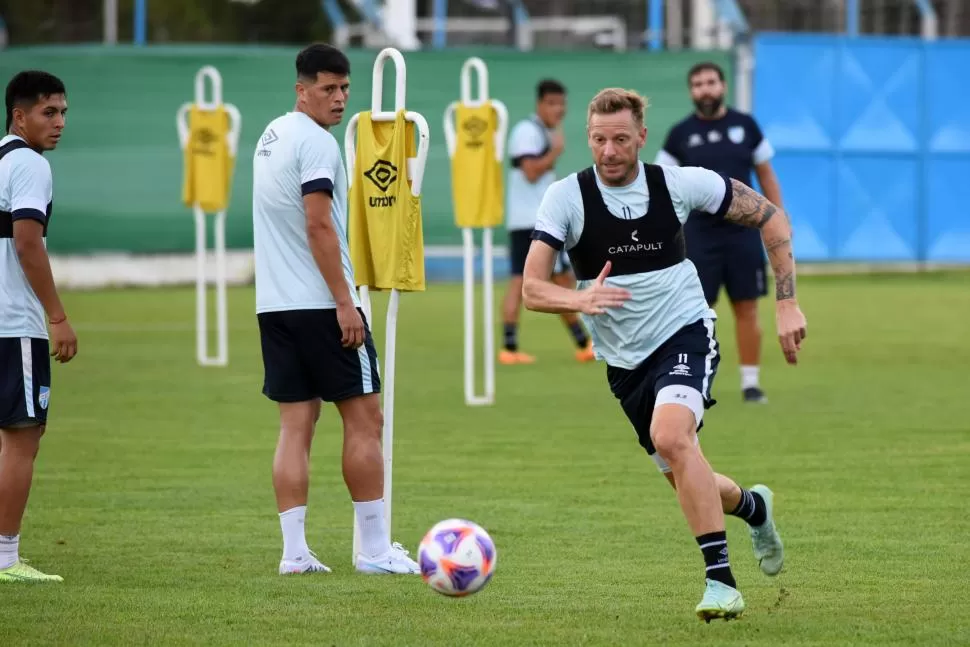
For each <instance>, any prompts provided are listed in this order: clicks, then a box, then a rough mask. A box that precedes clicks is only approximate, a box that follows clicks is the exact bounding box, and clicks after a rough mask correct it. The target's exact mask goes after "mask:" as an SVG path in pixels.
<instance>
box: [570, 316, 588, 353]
mask: <svg viewBox="0 0 970 647" xmlns="http://www.w3.org/2000/svg"><path fill="white" fill-rule="evenodd" d="M569 332H571V333H572V334H573V339H575V340H576V345H577V346H579V347H580V348H586V344H588V343H589V337H587V336H586V330H584V329H583V324H581V323H579V322H578V321H576V322H573V323H571V324H569Z"/></svg>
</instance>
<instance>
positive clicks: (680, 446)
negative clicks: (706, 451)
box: [651, 425, 693, 463]
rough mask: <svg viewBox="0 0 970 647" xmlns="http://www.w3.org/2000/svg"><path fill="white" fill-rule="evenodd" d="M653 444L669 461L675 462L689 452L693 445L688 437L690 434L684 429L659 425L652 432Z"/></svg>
mask: <svg viewBox="0 0 970 647" xmlns="http://www.w3.org/2000/svg"><path fill="white" fill-rule="evenodd" d="M651 436H652V437H653V446H654V447H656V448H657V453H659V454H660V455H661V456H662V457H663V458H664V459H665V460H666V461H667V462H668V463H672V462H673V463H675V462H677V460H678V459H679V458H680V457H681V456H683V455H684V454H686V453H687V452H689V451H690V450H691V448H692V447H693V445H692V444H691V442H690V440H689V439H688V437H687V436H688V434H687V433H686V432H685V431H684V430H683V429H678V428H675V427H667V426H663V425H660V426H657V427H655V428H654V429H653V431H652V432H651Z"/></svg>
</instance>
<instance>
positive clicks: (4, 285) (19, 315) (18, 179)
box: [0, 135, 53, 339]
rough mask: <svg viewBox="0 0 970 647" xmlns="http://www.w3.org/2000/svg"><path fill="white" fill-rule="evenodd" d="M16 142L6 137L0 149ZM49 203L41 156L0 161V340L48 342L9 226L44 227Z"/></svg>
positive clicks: (14, 154) (25, 151)
mask: <svg viewBox="0 0 970 647" xmlns="http://www.w3.org/2000/svg"><path fill="white" fill-rule="evenodd" d="M18 139H20V138H19V137H16V136H14V135H7V136H6V137H4V138H3V139H0V146H4V145H6V144H8V143H10V142H12V141H15V140H18ZM21 141H22V140H21ZM52 201H53V178H52V176H51V167H50V164H49V163H48V162H47V160H46V159H44V156H43V155H41V154H40V153H38V152H36V151H34V150H33V149H31V148H19V149H17V150H14V151H11V152H9V153H7V154H6V155H5V156H4V158H3V159H2V160H0V232H2V233H0V337H34V338H37V339H47V324H46V321H45V318H44V307H43V306H42V305H41V303H40V300H39V299H38V298H37V295H36V294H35V293H34V290H33V288H31V287H30V283H28V282H27V277H26V276H25V275H24V271H23V268H21V266H20V258H19V257H18V256H17V249H16V247H15V245H14V239H13V234H12V224H13V221H15V220H19V219H21V218H31V219H33V220H37V221H38V222H41V223H43V224H44V225H45V228H46V225H47V220H48V218H49V217H50V210H51V203H52ZM7 224H10V225H11V228H10V231H9V232H8V231H7ZM45 245H46V238H45Z"/></svg>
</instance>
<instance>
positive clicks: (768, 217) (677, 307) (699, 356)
mask: <svg viewBox="0 0 970 647" xmlns="http://www.w3.org/2000/svg"><path fill="white" fill-rule="evenodd" d="M644 109H645V102H644V100H643V99H642V98H641V97H640V96H638V95H637V94H636V93H634V92H630V91H627V90H622V89H617V88H609V89H605V90H602V91H601V92H600V93H599V94H597V95H596V96H595V97H594V98H593V100H592V102H590V104H589V109H588V117H587V134H588V138H589V146H590V149H591V150H592V152H593V161H594V166H592V167H590V168H587V169H586V170H584V171H581V172H579V173H573V174H572V175H569V176H568V177H566V178H564V179H562V180H559V181H558V182H556V183H555V184H553V185H552V186H550V187H549V190H548V191H547V192H546V195H545V198H543V201H542V206H541V207H540V209H539V217H538V222H537V223H536V230H535V234H534V238H535V240H534V241H533V242H532V246H531V249H530V250H529V255H528V258H527V259H526V263H525V276H524V283H523V296H524V300H525V305H526V307H527V308H529V309H530V310H536V311H540V312H551V313H558V312H574V311H579V312H582V313H583V319H584V320H585V322H586V324H587V326H588V327H589V330H590V334H591V336H592V338H593V348H594V351H595V353H596V356H597V359H601V360H605V361H606V364H607V379H608V381H609V385H610V389H611V391H612V392H613V395H614V396H615V397H616V398H617V399H618V400H619V401H620V405H621V406H622V408H623V411H624V412H625V413H626V415H627V417H628V418H629V419H630V422H631V423H632V424H633V427H634V429H635V430H636V432H637V435H638V436H639V440H640V444H641V445H642V446H643V447H644V449H646V451H647V453H648V454H649V455H650V456H651V457H652V458H653V460H654V461H655V462H656V464H657V466H658V467H659V468H660V470H661V471H662V472H663V473H664V474H665V475H666V477H667V479H668V480H669V481H670V483H671V485H673V486H674V489H675V490H676V492H677V497H678V499H679V501H680V505H681V509H682V510H683V513H684V516H685V517H686V519H687V523H688V525H689V526H690V529H691V531H692V532H693V534H694V536H695V537H696V539H697V543H698V545H699V546H700V550H701V552H702V553H703V556H704V564H705V577H706V582H707V588H706V590H705V592H704V595H703V598H702V600H701V602H700V603H699V604H698V605H697V608H696V612H697V614H698V615H699V616H700V617H701V618H703V619H707V620H710V619H711V618H718V617H723V618H733V617H736V616H738V615H740V614H741V612H742V611H743V610H744V600H743V599H742V597H741V593H740V592H739V591H738V587H737V584H736V582H735V579H734V576H733V574H732V573H731V566H730V563H729V561H728V549H727V535H726V533H725V525H724V513H727V514H731V515H734V516H736V517H740V518H741V519H743V520H745V521H746V522H747V523H748V526H749V529H750V534H751V537H752V540H753V544H754V554H755V557H756V558H757V560H758V562H759V564H760V566H761V570H762V571H763V572H764V573H765V574H767V575H776V574H777V573H778V572H779V571H780V570H781V568H782V563H783V559H784V554H783V546H782V542H781V539H780V537H779V536H778V533H777V531H776V529H775V525H774V521H773V515H772V499H773V494H772V492H771V490H769V489H768V488H767V487H765V486H763V485H756V486H754V487H752V488H751V489H750V490H746V489H744V488H742V487H740V486H738V485H737V484H736V483H735V482H734V481H732V480H731V479H729V478H728V477H726V476H723V475H721V474H717V473H715V472H714V471H712V469H711V466H710V465H709V464H708V462H707V460H706V459H705V458H704V455H703V453H702V452H701V450H700V447H699V444H698V442H697V432H698V431H699V430H700V428H701V425H702V423H703V417H704V411H705V409H707V408H709V407H710V406H712V405H713V404H714V402H715V401H714V400H713V399H712V397H711V384H712V382H713V380H714V376H715V374H716V372H717V366H718V361H719V353H718V342H717V339H716V337H715V335H714V319H715V317H716V315H715V313H714V311H713V310H711V309H710V307H709V306H708V304H707V302H706V301H705V299H704V291H703V290H702V288H701V284H700V281H699V279H698V278H697V271H696V270H695V269H694V265H693V264H692V263H691V262H690V260H688V259H687V258H686V254H685V250H684V233H683V223H684V222H685V221H686V220H687V218H688V216H689V215H690V214H691V213H692V212H694V211H702V212H707V213H710V214H713V216H714V217H716V218H721V219H724V220H727V221H729V222H736V223H738V224H740V225H744V226H747V227H753V228H755V229H759V230H760V232H761V236H762V238H763V239H764V241H765V246H766V248H767V250H768V254H769V256H770V258H771V264H772V267H773V268H774V271H775V276H776V277H777V278H776V294H775V296H776V299H777V325H778V338H779V341H780V342H781V347H782V350H783V352H784V355H785V358H786V359H787V361H788V362H789V363H790V364H794V363H795V361H796V354H797V352H798V351H799V349H800V346H801V341H802V339H803V338H804V337H805V317H804V316H803V315H802V312H801V310H800V309H799V307H798V303H797V301H796V300H795V261H794V259H793V256H792V246H791V229H790V226H789V223H788V220H787V218H786V216H785V214H784V212H783V211H781V210H780V209H778V208H777V207H776V206H775V205H773V204H772V203H771V202H769V201H768V200H767V199H765V198H764V197H763V196H761V195H759V194H758V193H755V192H754V191H752V190H751V189H750V188H748V187H747V186H746V185H745V184H743V183H741V182H738V181H737V180H731V179H727V178H725V177H723V176H721V175H718V174H717V173H714V172H713V171H710V170H707V169H701V168H693V167H687V168H678V167H669V166H657V165H652V164H643V163H641V162H640V161H639V159H638V156H639V153H640V149H641V148H643V145H644V143H645V142H646V136H647V131H646V128H644V126H643V123H644V121H643V119H644ZM563 248H565V249H566V250H567V251H568V253H569V258H570V260H571V261H572V264H573V267H574V268H575V270H576V275H577V277H578V279H579V288H580V289H579V290H578V291H577V290H568V289H565V288H563V287H561V286H559V285H556V284H555V283H553V282H551V281H550V280H549V278H550V274H551V272H552V267H553V264H554V263H555V259H556V255H557V254H558V253H559V250H561V249H563Z"/></svg>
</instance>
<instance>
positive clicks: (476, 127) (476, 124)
mask: <svg viewBox="0 0 970 647" xmlns="http://www.w3.org/2000/svg"><path fill="white" fill-rule="evenodd" d="M461 129H462V130H464V131H465V133H466V134H467V135H468V137H469V138H470V139H469V140H468V141H466V142H465V145H466V146H468V147H469V148H480V147H482V146H483V145H484V143H485V142H483V141H482V140H481V136H482V135H484V134H485V131H486V130H488V122H487V121H485V120H484V119H482V118H480V117H472V118H470V119H466V120H465V122H464V123H463V124H462V125H461Z"/></svg>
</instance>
